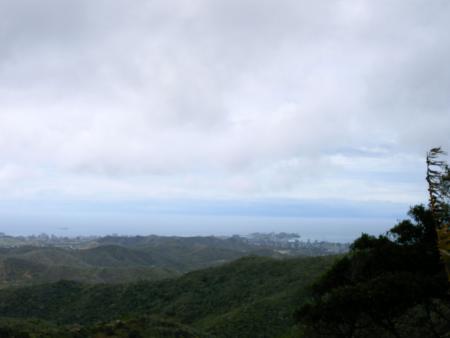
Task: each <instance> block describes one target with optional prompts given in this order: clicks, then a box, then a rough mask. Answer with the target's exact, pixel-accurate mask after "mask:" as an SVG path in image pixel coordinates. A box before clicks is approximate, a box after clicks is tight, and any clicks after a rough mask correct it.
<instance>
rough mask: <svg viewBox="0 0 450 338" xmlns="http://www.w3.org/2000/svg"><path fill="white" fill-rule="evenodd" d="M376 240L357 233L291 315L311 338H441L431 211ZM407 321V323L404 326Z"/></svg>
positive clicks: (419, 209) (441, 281)
mask: <svg viewBox="0 0 450 338" xmlns="http://www.w3.org/2000/svg"><path fill="white" fill-rule="evenodd" d="M409 216H410V219H408V220H404V221H402V222H400V223H399V224H397V225H396V226H395V227H393V228H392V229H391V230H390V231H389V232H388V233H387V234H386V235H382V236H379V237H374V236H369V235H367V234H363V235H362V236H361V237H360V238H358V239H357V240H356V241H355V242H354V243H353V244H352V245H351V252H350V254H349V255H348V256H346V257H344V258H342V259H341V260H339V261H338V262H336V264H335V265H334V266H333V267H332V269H330V270H329V271H328V272H327V273H326V274H325V275H324V276H323V277H322V278H320V279H319V280H318V281H317V282H316V283H315V284H314V285H313V287H312V290H311V301H310V302H309V303H308V304H306V305H304V306H303V307H301V308H300V310H299V311H298V312H297V318H298V320H299V321H300V322H301V323H302V324H303V325H304V326H305V328H306V332H307V334H308V335H309V336H311V337H343V338H344V337H345V338H352V337H447V336H446V334H448V332H450V316H449V315H450V311H449V305H450V303H449V299H448V283H447V280H446V276H445V272H444V268H443V264H442V262H441V261H440V259H439V252H438V250H437V243H436V232H435V227H434V222H433V217H432V214H431V211H430V210H429V209H427V208H425V207H424V206H422V205H419V206H415V207H413V208H411V210H410V212H409ZM405 323H407V324H405Z"/></svg>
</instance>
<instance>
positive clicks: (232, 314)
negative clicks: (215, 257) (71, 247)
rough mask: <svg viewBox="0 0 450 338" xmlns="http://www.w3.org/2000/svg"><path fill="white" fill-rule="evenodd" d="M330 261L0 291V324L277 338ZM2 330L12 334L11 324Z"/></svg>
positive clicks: (236, 265) (262, 263)
mask: <svg viewBox="0 0 450 338" xmlns="http://www.w3.org/2000/svg"><path fill="white" fill-rule="evenodd" d="M335 260H336V258H335V257H332V256H328V257H315V258H292V259H285V260H276V259H272V258H267V257H247V258H242V259H239V260H237V261H235V262H232V263H228V264H225V265H222V266H219V267H214V268H208V269H205V270H199V271H194V272H190V273H187V274H185V275H183V276H181V277H179V278H177V279H168V280H164V281H159V282H139V283H134V284H122V285H85V284H81V283H77V282H67V281H61V282H58V283H54V284H45V285H36V286H31V287H23V288H14V289H12V288H9V289H5V290H1V291H0V317H8V318H16V319H17V318H23V319H27V318H39V319H41V320H45V321H48V322H50V324H43V323H40V324H36V323H35V324H32V323H31V324H30V323H28V324H27V325H38V326H39V325H40V326H44V327H48V330H50V327H52V325H55V324H59V325H68V326H71V325H72V326H73V325H74V324H77V325H81V328H82V329H84V330H91V329H92V330H94V327H96V329H99V324H98V323H99V322H104V323H108V322H109V323H113V321H114V320H119V319H122V320H123V319H126V318H128V320H130V318H131V319H132V318H134V320H135V321H138V320H139V319H138V318H140V317H142V316H152V318H155V316H156V317H158V318H166V319H165V320H168V321H170V322H171V323H179V325H180V327H181V326H183V327H190V328H191V329H192V332H196V331H198V332H202V333H203V335H202V336H208V335H211V336H220V337H277V336H282V335H284V334H289V332H291V331H292V330H295V322H294V317H293V313H294V311H295V309H296V308H297V307H298V305H299V304H301V303H302V301H304V300H305V299H304V298H305V297H304V295H305V294H306V288H307V286H308V285H310V284H311V283H312V282H313V281H314V280H315V279H316V278H317V277H318V276H320V275H321V274H323V272H324V271H326V270H327V268H329V267H330V266H331V264H332V262H334V261H335ZM55 320H56V322H55ZM127 323H129V322H127V321H126V320H125V321H124V322H123V325H128V324H127ZM102 325H106V326H108V325H109V327H110V326H111V325H113V324H102ZM102 325H100V327H101V326H102ZM130 325H131V324H130ZM136 325H137V324H136ZM3 326H4V327H9V329H11V330H12V327H14V322H11V321H9V322H8V323H7V324H5V323H4V324H3ZM66 328H67V327H66ZM81 328H80V330H81ZM36 330H37V329H36ZM54 330H61V326H59V327H57V328H56V329H55V328H54ZM111 330H113V329H111ZM141 330H145V328H141ZM69 331H70V330H69V329H66V330H65V332H69ZM77 332H78V331H77ZM86 332H87V331H86ZM186 336H187V335H186ZM127 337H128V336H127Z"/></svg>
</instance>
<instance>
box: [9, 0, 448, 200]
mask: <svg viewBox="0 0 450 338" xmlns="http://www.w3.org/2000/svg"><path fill="white" fill-rule="evenodd" d="M449 17H450V4H449V3H448V1H444V0H442V1H433V2H425V1H418V0H417V1H395V2H392V1H356V0H355V1H335V2H328V1H315V2H311V1H298V0H296V1H268V0H267V1H261V0H259V1H256V0H246V1H234V0H228V1H206V0H190V1H187V0H186V1H182V0H178V1H141V0H137V1H114V2H111V1H106V0H103V1H100V0H98V1H88V0H82V1H64V0H40V1H36V0H27V1H25V0H24V1H17V0H3V1H1V2H0V46H1V47H0V153H1V154H2V155H1V156H0V191H2V195H3V196H7V197H8V196H11V197H12V196H35V195H42V194H44V195H45V194H57V195H69V196H72V195H76V196H92V195H108V196H110V195H114V196H119V197H120V196H132V197H136V196H196V197H199V196H201V197H204V196H209V197H219V196H241V197H245V196H270V197H277V196H282V197H302V198H336V197H343V198H349V199H380V200H393V201H394V200H395V201H407V202H410V201H411V202H413V201H416V200H417V199H420V198H422V197H423V196H424V191H423V187H424V185H423V181H422V175H423V171H424V169H423V155H424V152H425V151H426V150H427V149H428V148H430V147H432V146H436V145H441V146H443V147H445V148H446V149H448V150H450V141H449V140H450V139H449V137H448V132H449V130H450V111H449V108H450V102H449V101H450V95H449V93H450V70H449V69H450V68H449V67H448V60H449V59H450V40H449V39H448V36H447V35H448V31H450V24H449V22H450V21H449V20H448V18H449Z"/></svg>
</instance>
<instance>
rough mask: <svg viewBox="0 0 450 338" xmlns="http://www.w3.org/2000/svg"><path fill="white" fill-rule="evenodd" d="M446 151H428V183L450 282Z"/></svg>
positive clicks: (449, 192) (449, 193)
mask: <svg viewBox="0 0 450 338" xmlns="http://www.w3.org/2000/svg"><path fill="white" fill-rule="evenodd" d="M443 155H445V152H444V151H442V149H441V148H433V149H431V150H430V151H429V152H428V153H427V178H426V179H427V183H428V193H429V199H430V202H429V204H430V208H431V211H432V213H433V217H434V220H435V229H436V234H437V239H438V241H437V245H438V248H439V252H440V255H441V257H442V260H443V261H444V264H445V268H446V272H447V279H448V281H449V282H450V221H449V220H450V217H449V216H450V210H449V205H450V203H449V201H450V170H449V167H448V164H447V163H446V161H444V160H442V159H441V158H442V156H443Z"/></svg>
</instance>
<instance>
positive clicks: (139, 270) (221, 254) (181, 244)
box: [0, 233, 347, 288]
mask: <svg viewBox="0 0 450 338" xmlns="http://www.w3.org/2000/svg"><path fill="white" fill-rule="evenodd" d="M297 237H298V236H297ZM292 238H294V241H292ZM2 240H3V242H2ZM0 243H3V245H4V247H3V248H2V247H1V245H0V288H4V287H8V286H25V285H32V284H42V283H48V282H56V281H58V280H63V279H64V280H72V281H78V282H84V283H125V282H133V281H137V280H151V281H154V280H161V279H166V278H172V277H176V276H179V275H181V274H183V273H186V272H189V271H193V270H197V269H203V268H207V267H210V266H217V265H220V264H223V263H226V262H230V261H232V260H235V259H238V258H241V257H244V256H248V255H257V256H265V257H274V258H286V257H292V256H309V255H325V254H332V253H335V252H342V251H345V250H346V248H347V245H344V244H339V243H325V242H323V243H308V242H299V241H297V240H296V237H295V236H294V235H293V234H284V233H281V234H254V235H253V236H252V237H248V238H243V237H240V236H232V237H227V238H221V237H213V236H209V237H163V236H132V237H126V236H106V237H99V238H91V237H82V238H80V239H75V238H60V237H49V236H44V235H43V236H38V237H34V236H30V237H11V236H5V235H3V237H1V236H0Z"/></svg>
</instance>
